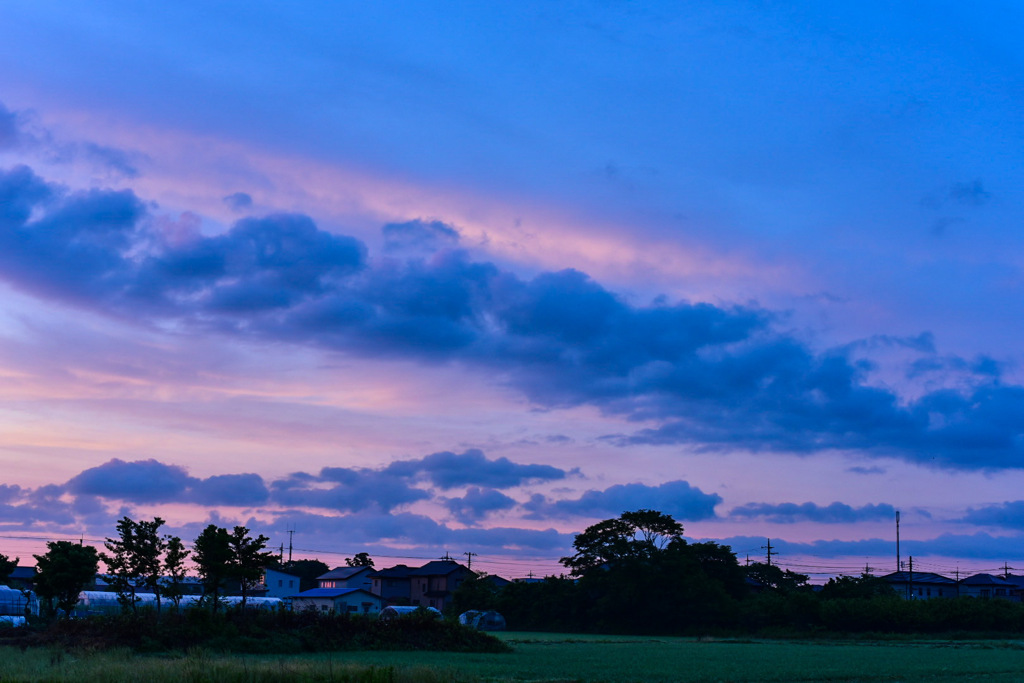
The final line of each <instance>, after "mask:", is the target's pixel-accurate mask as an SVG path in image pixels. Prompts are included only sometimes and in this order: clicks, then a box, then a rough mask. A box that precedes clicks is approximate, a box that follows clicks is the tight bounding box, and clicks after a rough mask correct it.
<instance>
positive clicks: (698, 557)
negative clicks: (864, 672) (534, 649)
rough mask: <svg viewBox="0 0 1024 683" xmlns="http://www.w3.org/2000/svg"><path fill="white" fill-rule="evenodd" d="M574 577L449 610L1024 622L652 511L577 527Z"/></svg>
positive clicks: (592, 618) (546, 621)
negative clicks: (756, 557) (787, 559)
mask: <svg viewBox="0 0 1024 683" xmlns="http://www.w3.org/2000/svg"><path fill="white" fill-rule="evenodd" d="M573 550H574V552H573V554H571V555H569V556H567V557H563V558H562V559H561V563H562V565H563V566H565V568H566V571H567V575H566V576H562V577H549V578H547V579H544V580H543V581H539V582H529V583H527V582H513V583H510V584H507V585H505V586H504V587H501V588H498V587H496V585H495V584H494V583H492V582H490V581H488V580H487V578H486V577H479V578H476V579H470V580H468V581H466V582H464V583H463V584H462V585H460V586H459V588H458V589H457V590H456V591H455V593H454V595H453V600H452V603H451V605H450V607H449V611H450V614H459V613H461V612H463V611H465V610H469V609H476V610H481V609H495V610H497V611H499V612H501V613H502V614H503V616H504V617H505V619H506V622H507V624H508V627H509V628H510V629H512V630H540V631H562V632H597V633H631V634H704V633H723V634H731V633H760V634H765V635H773V634H777V635H783V634H786V633H793V634H807V633H814V632H826V633H839V632H879V633H892V632H903V633H951V632H958V631H962V632H973V633H977V632H991V633H1008V632H1015V633H1016V632H1020V631H1021V630H1024V604H1021V603H1018V602H1011V601H1008V600H998V599H993V600H984V599H971V598H948V599H945V598H944V599H935V600H904V599H903V598H901V597H900V596H899V595H898V594H897V593H896V591H895V590H893V588H892V587H891V586H890V585H889V584H888V583H887V582H886V581H885V580H884V579H881V578H878V577H875V576H872V575H870V574H867V573H865V574H862V575H860V576H841V577H836V578H833V579H830V580H829V581H828V583H826V584H825V585H824V586H821V587H820V588H817V589H815V588H812V587H811V585H810V584H809V577H808V576H806V575H804V574H799V573H797V572H792V571H789V570H785V569H782V568H780V567H778V566H775V565H770V564H767V563H763V562H754V563H750V564H749V565H741V564H740V562H739V561H738V559H737V557H736V555H735V553H733V552H732V549H731V548H729V547H728V546H725V545H720V544H717V543H713V542H703V543H691V542H688V541H686V539H684V538H683V526H682V525H681V524H680V523H678V522H677V521H676V520H674V519H673V518H672V517H671V516H669V515H666V514H663V513H660V512H657V511H654V510H636V511H632V512H625V513H623V514H622V515H621V516H619V517H617V518H615V519H608V520H604V521H601V522H598V523H597V524H594V525H592V526H590V527H588V528H587V529H586V530H585V531H583V532H582V533H580V534H578V535H577V536H576V539H575V541H574V542H573Z"/></svg>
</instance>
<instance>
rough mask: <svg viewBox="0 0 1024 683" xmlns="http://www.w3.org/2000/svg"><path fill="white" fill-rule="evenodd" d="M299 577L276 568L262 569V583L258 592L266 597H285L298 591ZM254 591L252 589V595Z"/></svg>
mask: <svg viewBox="0 0 1024 683" xmlns="http://www.w3.org/2000/svg"><path fill="white" fill-rule="evenodd" d="M299 581H300V579H299V577H297V576H295V575H293V574H285V573H284V572H279V571H277V570H276V569H264V570H263V585H262V587H261V589H260V593H261V595H262V596H263V597H267V598H286V597H288V596H290V595H295V594H296V593H298V592H299V590H300V586H299ZM255 594H256V591H253V595H255Z"/></svg>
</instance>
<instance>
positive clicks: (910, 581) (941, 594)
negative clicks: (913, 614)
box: [881, 572, 959, 600]
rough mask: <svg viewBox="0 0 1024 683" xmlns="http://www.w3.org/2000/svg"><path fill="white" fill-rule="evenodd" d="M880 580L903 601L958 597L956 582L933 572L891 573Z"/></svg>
mask: <svg viewBox="0 0 1024 683" xmlns="http://www.w3.org/2000/svg"><path fill="white" fill-rule="evenodd" d="M881 578H882V579H884V580H885V581H887V582H888V583H889V585H890V586H892V587H893V590H895V591H896V594H897V595H899V596H900V597H901V598H903V599H905V600H930V599H932V598H955V597H957V595H959V586H958V585H957V582H956V581H954V580H953V579H947V578H946V577H945V576H942V575H940V574H935V573H933V572H893V573H892V574H886V575H885V576H883V577H881Z"/></svg>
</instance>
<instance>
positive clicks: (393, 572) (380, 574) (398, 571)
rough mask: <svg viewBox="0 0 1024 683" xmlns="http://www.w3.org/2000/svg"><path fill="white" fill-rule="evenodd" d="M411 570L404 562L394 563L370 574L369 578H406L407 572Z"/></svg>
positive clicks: (407, 576)
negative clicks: (392, 565)
mask: <svg viewBox="0 0 1024 683" xmlns="http://www.w3.org/2000/svg"><path fill="white" fill-rule="evenodd" d="M411 571H412V567H408V566H406V565H404V564H396V565H395V566H394V567H388V568H387V569H381V570H380V571H377V572H374V573H372V574H370V578H374V579H408V578H409V573H410V572H411Z"/></svg>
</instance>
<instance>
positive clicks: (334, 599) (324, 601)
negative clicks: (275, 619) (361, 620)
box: [290, 588, 381, 616]
mask: <svg viewBox="0 0 1024 683" xmlns="http://www.w3.org/2000/svg"><path fill="white" fill-rule="evenodd" d="M290 599H291V604H292V611H294V612H301V611H303V610H315V611H317V612H320V613H322V614H329V613H333V614H351V615H353V616H355V615H360V614H361V615H377V614H379V613H380V609H381V600H380V597H378V596H376V595H374V594H373V593H371V592H370V591H368V590H364V589H362V588H313V589H310V590H308V591H303V592H302V593H298V594H295V595H292V596H290Z"/></svg>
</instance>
